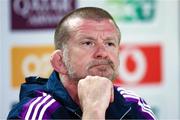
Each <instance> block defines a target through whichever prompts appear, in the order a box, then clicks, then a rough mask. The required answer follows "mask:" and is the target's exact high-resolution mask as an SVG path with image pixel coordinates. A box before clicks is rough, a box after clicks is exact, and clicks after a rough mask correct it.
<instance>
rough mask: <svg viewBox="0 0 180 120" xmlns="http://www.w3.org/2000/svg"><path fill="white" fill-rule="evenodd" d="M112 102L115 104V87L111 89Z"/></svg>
mask: <svg viewBox="0 0 180 120" xmlns="http://www.w3.org/2000/svg"><path fill="white" fill-rule="evenodd" d="M110 102H111V103H113V102H114V87H113V86H112V88H111V98H110Z"/></svg>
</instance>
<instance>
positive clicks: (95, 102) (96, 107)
mask: <svg viewBox="0 0 180 120" xmlns="http://www.w3.org/2000/svg"><path fill="white" fill-rule="evenodd" d="M78 96H79V101H80V106H81V109H82V111H83V116H82V119H105V112H106V109H107V107H108V106H109V103H110V102H111V101H113V85H112V82H111V81H110V80H109V79H107V78H104V77H99V76H87V77H86V78H85V79H82V80H80V81H79V83H78Z"/></svg>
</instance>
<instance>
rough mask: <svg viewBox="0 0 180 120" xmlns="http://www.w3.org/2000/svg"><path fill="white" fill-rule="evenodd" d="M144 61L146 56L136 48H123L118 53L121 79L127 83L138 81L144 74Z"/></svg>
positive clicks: (145, 67)
mask: <svg viewBox="0 0 180 120" xmlns="http://www.w3.org/2000/svg"><path fill="white" fill-rule="evenodd" d="M146 62H147V60H146V57H145V56H144V54H143V52H142V51H141V50H139V49H138V48H129V47H128V48H126V49H123V50H122V51H121V53H120V69H119V72H120V77H121V79H122V80H124V82H128V83H138V82H139V81H140V80H142V78H143V77H144V76H145V73H146V69H147V63H146ZM128 64H129V65H128Z"/></svg>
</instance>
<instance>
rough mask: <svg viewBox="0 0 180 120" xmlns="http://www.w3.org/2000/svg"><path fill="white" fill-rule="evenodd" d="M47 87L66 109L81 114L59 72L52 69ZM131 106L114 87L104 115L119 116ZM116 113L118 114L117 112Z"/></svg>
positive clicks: (108, 116)
mask: <svg viewBox="0 0 180 120" xmlns="http://www.w3.org/2000/svg"><path fill="white" fill-rule="evenodd" d="M47 89H48V91H49V92H50V94H51V95H52V96H53V97H54V98H55V99H56V100H57V101H60V103H61V104H62V105H64V106H65V107H66V108H67V109H68V110H70V111H71V112H73V113H75V114H77V115H78V116H79V117H80V116H82V111H81V109H80V107H79V106H78V105H77V104H76V103H75V102H74V101H73V99H72V98H71V97H70V95H69V93H68V92H67V90H66V89H65V88H64V86H63V84H62V82H61V80H60V78H59V74H58V73H57V72H56V71H53V73H52V74H51V76H50V77H49V80H48V82H47ZM130 109H131V107H130V106H129V104H127V103H126V102H125V100H124V98H123V96H122V95H121V94H120V93H119V92H118V91H117V87H114V102H113V103H110V105H109V107H108V109H107V111H106V117H107V118H111V117H118V118H121V117H122V116H124V115H125V113H126V112H127V111H129V110H130ZM117 113H118V114H117Z"/></svg>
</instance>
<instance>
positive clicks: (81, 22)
mask: <svg viewBox="0 0 180 120" xmlns="http://www.w3.org/2000/svg"><path fill="white" fill-rule="evenodd" d="M67 23H68V26H69V27H70V30H73V31H74V30H75V31H76V30H77V29H81V30H86V31H90V30H97V31H106V32H117V29H116V27H115V25H114V23H113V22H112V20H110V19H102V20H100V21H96V20H91V19H82V18H78V17H77V18H73V19H70V20H68V22H67Z"/></svg>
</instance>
